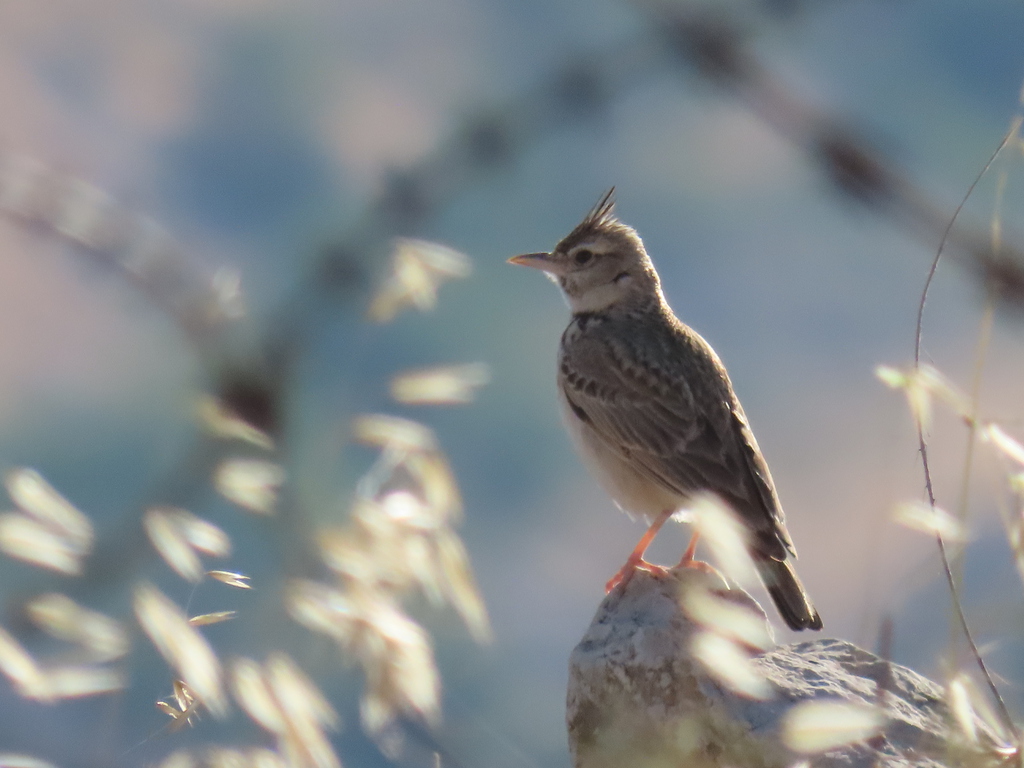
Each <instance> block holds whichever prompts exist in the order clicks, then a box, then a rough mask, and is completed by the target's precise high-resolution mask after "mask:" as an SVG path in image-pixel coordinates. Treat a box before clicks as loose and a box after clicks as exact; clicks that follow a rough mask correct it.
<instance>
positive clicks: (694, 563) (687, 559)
mask: <svg viewBox="0 0 1024 768" xmlns="http://www.w3.org/2000/svg"><path fill="white" fill-rule="evenodd" d="M698 539H700V532H699V531H694V532H693V536H691V537H690V545H689V546H688V547H687V548H686V551H685V552H684V553H683V559H682V560H680V561H679V563H678V564H677V565H676V568H695V569H696V570H698V571H703V572H704V573H710V574H715V573H717V571H715V569H714V568H712V567H711V566H710V565H709V564H708V563H705V562H703V561H701V560H697V559H695V558H694V555H696V554H697V540H698Z"/></svg>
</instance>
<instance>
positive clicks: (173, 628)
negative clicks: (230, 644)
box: [134, 583, 228, 718]
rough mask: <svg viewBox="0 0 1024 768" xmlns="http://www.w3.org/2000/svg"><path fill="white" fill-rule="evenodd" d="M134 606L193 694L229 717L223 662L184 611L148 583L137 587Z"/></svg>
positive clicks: (207, 706)
mask: <svg viewBox="0 0 1024 768" xmlns="http://www.w3.org/2000/svg"><path fill="white" fill-rule="evenodd" d="M134 606H135V616H136V618H137V619H138V621H139V625H140V626H141V627H142V629H143V630H144V631H145V633H146V634H147V635H148V636H149V639H150V640H151V641H152V642H153V645H155V646H156V648H157V650H158V651H159V652H160V655H161V656H163V657H164V659H165V660H166V661H167V663H168V664H170V665H171V667H172V668H174V669H175V670H176V671H177V672H178V674H179V675H180V677H181V680H182V681H183V683H184V684H185V686H187V689H188V690H189V691H190V692H191V693H192V695H194V696H195V698H196V699H198V700H199V701H200V702H201V703H202V704H203V705H204V706H205V707H206V708H207V709H209V710H210V711H211V712H212V713H213V714H214V716H215V717H218V718H223V717H225V716H227V712H228V703H227V699H226V698H225V696H224V690H223V686H222V682H221V669H220V662H219V661H218V660H217V656H216V654H215V653H214V652H213V649H212V648H211V647H210V645H209V643H207V642H206V640H205V639H204V638H203V636H202V635H201V634H199V632H197V631H196V629H195V628H194V627H193V626H192V625H191V624H189V622H188V618H187V617H186V616H185V614H184V613H183V612H182V611H181V609H180V608H178V606H177V605H175V604H174V603H173V602H172V601H171V600H169V599H168V598H167V597H166V596H165V595H164V594H163V593H162V592H160V590H158V589H157V588H156V587H154V586H152V585H151V584H146V583H143V584H140V585H139V586H137V587H136V588H135V599H134Z"/></svg>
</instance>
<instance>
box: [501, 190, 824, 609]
mask: <svg viewBox="0 0 1024 768" xmlns="http://www.w3.org/2000/svg"><path fill="white" fill-rule="evenodd" d="M613 191H614V190H610V191H609V192H608V193H607V194H606V195H605V196H604V197H603V198H602V199H601V201H600V202H599V203H598V204H597V205H596V206H595V207H594V209H593V210H592V211H591V212H590V213H588V214H587V216H586V217H585V218H584V219H583V221H582V222H580V224H579V225H577V227H576V228H575V229H573V231H572V232H570V233H569V234H568V235H567V236H566V237H565V238H563V239H562V241H561V242H559V243H558V245H557V246H555V249H554V250H553V251H552V252H551V253H533V254H525V255H523V256H516V257H514V258H513V259H511V261H512V262H513V263H516V264H522V265H525V266H531V267H536V268H538V269H542V270H543V271H545V272H546V273H548V274H549V275H550V276H552V277H553V278H554V279H555V280H556V281H557V282H558V284H559V286H560V287H561V289H562V292H563V293H564V294H565V297H566V299H567V300H568V302H569V305H570V307H571V308H572V311H573V316H572V320H571V321H570V323H569V326H568V328H566V330H565V333H563V334H562V342H561V346H560V350H559V361H558V385H559V399H560V402H561V405H562V410H563V414H564V416H565V420H566V424H567V425H568V428H569V432H570V433H571V434H572V437H573V439H574V442H575V443H576V445H577V447H578V449H579V451H580V453H581V454H582V456H583V458H584V459H585V461H586V462H587V464H589V465H590V467H591V469H592V470H593V472H594V474H595V475H596V476H597V478H598V480H599V481H600V482H601V484H602V485H603V486H604V487H605V489H606V490H607V491H608V492H609V493H610V494H611V496H612V498H614V499H615V501H616V503H617V504H618V505H619V506H620V507H622V508H623V509H625V510H626V511H628V512H632V513H635V514H640V515H643V516H644V517H646V518H647V519H648V521H651V523H652V525H651V527H650V529H649V530H648V532H647V534H646V535H645V537H644V539H642V540H641V543H640V544H639V545H638V546H637V549H636V550H634V552H633V554H632V555H631V556H630V559H629V560H628V561H627V564H626V566H624V569H623V572H621V578H624V579H628V578H629V576H630V574H631V573H632V569H633V567H635V566H636V565H637V564H640V563H642V562H643V561H642V555H643V550H644V549H645V548H646V545H647V544H649V543H650V539H652V538H653V536H654V534H655V533H656V532H657V530H658V528H660V527H661V524H662V523H664V522H665V520H666V519H667V518H668V516H669V515H671V514H672V513H673V512H676V511H678V510H679V509H681V508H682V507H684V505H685V504H686V503H687V501H688V500H689V499H691V498H692V497H693V496H695V495H696V494H698V493H701V492H710V493H714V494H716V495H717V496H719V497H720V498H721V499H722V500H723V501H725V502H726V503H727V504H728V505H729V506H730V507H732V508H733V509H734V510H735V511H736V512H737V513H738V515H739V517H740V520H741V521H742V522H743V524H744V525H745V527H746V529H747V531H748V533H749V538H748V547H749V552H750V555H751V557H752V558H753V560H754V563H755V565H756V566H757V569H758V572H759V574H760V576H761V579H762V580H763V581H764V583H765V586H766V588H767V589H768V592H769V594H770V595H771V598H772V600H773V601H774V603H775V605H776V606H777V607H778V610H779V613H780V614H781V616H782V618H783V619H784V620H785V621H786V624H787V625H789V626H790V627H791V628H792V629H821V626H822V625H821V618H820V617H819V616H818V612H817V611H816V610H815V609H814V606H813V605H812V604H811V601H810V598H809V597H808V595H807V592H806V590H805V589H804V587H803V585H802V584H801V583H800V580H799V578H797V575H796V572H795V571H794V570H793V566H792V564H791V563H790V562H789V557H790V556H792V557H794V558H795V557H796V550H795V548H794V547H793V542H792V540H791V539H790V537H789V533H788V532H787V531H786V525H785V517H784V515H783V512H782V506H781V505H780V503H779V499H778V495H777V494H776V491H775V484H774V483H773V482H772V477H771V473H770V472H769V471H768V465H767V463H766V462H765V460H764V457H763V456H762V455H761V451H760V449H759V448H758V445H757V441H756V440H755V439H754V435H753V433H752V432H751V430H750V425H749V424H748V423H747V417H746V415H745V414H744V413H743V407H742V406H741V405H740V402H739V400H738V399H737V398H736V394H735V393H734V392H733V389H732V383H731V382H730V381H729V376H728V374H727V373H726V371H725V367H724V366H723V365H722V362H721V361H720V360H719V359H718V355H716V354H715V351H714V350H713V349H712V348H711V346H710V345H709V344H708V343H707V342H706V341H704V339H702V338H701V337H700V335H699V334H697V333H696V332H695V331H694V330H693V329H691V328H690V327H688V326H687V325H685V324H683V323H682V322H680V321H679V320H678V319H677V318H676V316H675V315H674V314H673V313H672V310H671V309H670V308H669V306H668V303H667V302H666V301H665V297H664V295H663V294H662V292H661V284H660V280H659V279H658V274H657V272H656V271H655V269H654V265H653V264H652V263H651V260H650V258H649V257H648V255H647V252H646V250H645V249H644V246H643V243H642V242H641V240H640V238H639V237H638V236H637V234H636V231H635V230H634V229H633V228H632V227H629V226H627V225H625V224H623V223H622V222H620V221H619V220H618V219H617V218H615V214H614V202H613V198H612V193H613ZM688 556H692V546H691V550H688ZM685 559H686V558H684V560H685ZM615 581H616V580H615V579H613V582H610V584H611V583H614V582H615Z"/></svg>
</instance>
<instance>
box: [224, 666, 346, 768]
mask: <svg viewBox="0 0 1024 768" xmlns="http://www.w3.org/2000/svg"><path fill="white" fill-rule="evenodd" d="M231 688H232V693H233V694H234V697H235V700H236V701H237V702H238V703H239V705H240V706H241V707H242V709H243V710H245V712H246V714H248V715H249V717H251V718H252V720H253V722H255V723H256V724H257V725H259V726H260V727H261V728H263V729H264V730H265V731H267V732H268V733H269V734H271V735H272V736H273V737H274V739H275V741H276V747H277V750H278V752H280V753H282V754H284V755H286V756H287V764H288V765H290V766H293V768H340V765H341V762H340V761H339V760H338V757H337V755H336V754H335V753H334V749H333V748H332V747H331V744H330V740H329V739H328V738H327V736H326V735H325V732H324V731H325V729H328V730H336V729H337V728H338V726H339V724H340V721H339V718H338V715H337V713H336V712H335V711H334V709H333V707H331V705H330V703H329V702H328V701H327V699H326V698H324V696H323V694H322V693H321V692H320V689H319V688H317V687H316V686H315V685H314V684H313V682H312V681H311V680H310V679H309V677H308V676H307V675H306V674H305V673H304V672H303V671H302V670H301V669H300V668H299V667H298V665H297V664H296V663H295V662H294V661H293V660H292V659H291V657H290V656H288V655H287V654H285V653H282V652H275V653H273V654H271V655H270V656H269V657H268V658H267V660H266V662H265V663H264V664H263V665H260V664H259V663H258V662H256V661H254V660H253V659H246V658H240V659H235V661H234V662H233V663H232V665H231ZM272 754H273V753H272Z"/></svg>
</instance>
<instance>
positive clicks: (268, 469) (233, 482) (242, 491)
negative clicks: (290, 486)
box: [213, 458, 285, 515]
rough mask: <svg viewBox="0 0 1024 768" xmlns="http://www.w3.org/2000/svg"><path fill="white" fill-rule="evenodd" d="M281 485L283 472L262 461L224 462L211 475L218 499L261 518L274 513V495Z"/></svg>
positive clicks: (236, 460) (235, 460)
mask: <svg viewBox="0 0 1024 768" xmlns="http://www.w3.org/2000/svg"><path fill="white" fill-rule="evenodd" d="M284 481H285V473H284V469H282V467H281V466H280V465H279V464H275V463H274V462H272V461H265V460H263V459H238V458H235V459H226V460H224V461H223V462H221V463H220V465H219V466H218V467H217V469H216V470H215V471H214V475H213V484H214V487H215V488H216V489H217V492H218V493H220V494H221V496H223V497H224V498H226V499H227V500H228V501H231V502H234V503H235V504H237V505H238V506H240V507H244V508H245V509H248V510H249V511H251V512H257V513H259V514H261V515H271V514H273V513H274V509H275V507H276V506H277V491H278V489H279V488H280V487H281V484H282V483H284Z"/></svg>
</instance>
